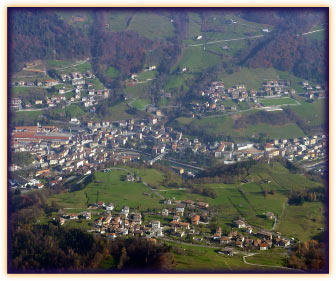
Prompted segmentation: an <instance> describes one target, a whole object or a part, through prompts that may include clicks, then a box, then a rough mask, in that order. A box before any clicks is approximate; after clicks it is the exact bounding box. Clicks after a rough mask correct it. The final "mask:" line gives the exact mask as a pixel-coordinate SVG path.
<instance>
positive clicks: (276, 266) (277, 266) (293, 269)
mask: <svg viewBox="0 0 336 281" xmlns="http://www.w3.org/2000/svg"><path fill="white" fill-rule="evenodd" d="M254 255H256V253H253V254H248V255H246V256H243V261H244V263H245V264H248V265H253V266H262V267H273V268H281V269H287V270H292V271H298V272H304V271H303V270H300V269H296V268H290V267H286V266H280V265H265V264H257V263H250V262H247V261H246V258H247V257H251V256H254Z"/></svg>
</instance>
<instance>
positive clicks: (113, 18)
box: [107, 10, 134, 32]
mask: <svg viewBox="0 0 336 281" xmlns="http://www.w3.org/2000/svg"><path fill="white" fill-rule="evenodd" d="M133 14H134V12H133V11H126V10H115V11H114V10H110V11H109V13H108V24H109V27H108V28H107V29H108V30H111V31H114V32H118V31H123V30H125V29H126V28H127V22H128V20H129V19H130V18H131V17H132V16H133Z"/></svg>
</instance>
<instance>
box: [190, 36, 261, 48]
mask: <svg viewBox="0 0 336 281" xmlns="http://www.w3.org/2000/svg"><path fill="white" fill-rule="evenodd" d="M264 36H265V35H254V36H248V37H241V38H233V39H223V40H217V41H211V42H207V43H203V44H192V45H187V46H186V47H198V46H204V45H210V44H216V43H221V42H230V41H238V40H246V39H253V38H260V37H264Z"/></svg>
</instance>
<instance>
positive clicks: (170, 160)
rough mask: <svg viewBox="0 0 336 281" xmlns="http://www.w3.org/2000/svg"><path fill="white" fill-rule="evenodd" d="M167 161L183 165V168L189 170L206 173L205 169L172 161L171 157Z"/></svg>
mask: <svg viewBox="0 0 336 281" xmlns="http://www.w3.org/2000/svg"><path fill="white" fill-rule="evenodd" d="M167 161H169V162H172V163H175V164H178V165H181V166H186V167H189V168H192V169H195V170H199V171H204V169H203V168H201V167H196V166H192V165H189V164H185V163H181V162H177V161H176V160H175V159H172V158H170V157H169V158H168V159H167Z"/></svg>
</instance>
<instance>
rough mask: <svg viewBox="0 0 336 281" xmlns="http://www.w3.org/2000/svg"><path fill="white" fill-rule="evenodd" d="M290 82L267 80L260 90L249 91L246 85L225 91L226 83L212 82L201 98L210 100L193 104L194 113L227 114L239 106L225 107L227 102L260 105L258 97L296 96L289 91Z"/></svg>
mask: <svg viewBox="0 0 336 281" xmlns="http://www.w3.org/2000/svg"><path fill="white" fill-rule="evenodd" d="M289 87H290V82H289V81H285V80H265V81H264V83H263V86H262V88H261V89H259V90H253V89H252V90H247V89H246V87H245V85H243V84H238V85H236V86H234V87H232V88H229V89H225V86H224V83H223V82H219V81H214V82H211V84H210V86H209V87H208V88H207V89H205V90H203V91H201V96H202V97H205V98H207V99H208V100H207V101H206V102H204V103H201V104H200V103H193V104H192V108H193V112H194V113H206V112H217V111H218V112H225V111H226V110H231V111H236V110H237V106H236V105H235V104H232V105H230V106H225V101H227V100H232V101H234V102H243V101H253V102H254V103H258V100H257V97H267V96H273V97H281V96H288V95H289V94H294V93H295V90H294V89H289Z"/></svg>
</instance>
